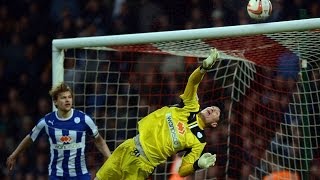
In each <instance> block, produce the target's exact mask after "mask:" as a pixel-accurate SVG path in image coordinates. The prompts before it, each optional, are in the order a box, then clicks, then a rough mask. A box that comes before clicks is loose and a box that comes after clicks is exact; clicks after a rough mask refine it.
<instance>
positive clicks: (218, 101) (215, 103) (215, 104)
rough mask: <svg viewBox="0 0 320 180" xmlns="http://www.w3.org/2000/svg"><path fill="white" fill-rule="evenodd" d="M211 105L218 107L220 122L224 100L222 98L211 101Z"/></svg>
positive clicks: (222, 116) (222, 117)
mask: <svg viewBox="0 0 320 180" xmlns="http://www.w3.org/2000/svg"><path fill="white" fill-rule="evenodd" d="M213 106H217V107H218V108H219V109H220V120H219V121H220V122H222V121H223V120H224V102H223V101H222V100H217V101H214V102H213Z"/></svg>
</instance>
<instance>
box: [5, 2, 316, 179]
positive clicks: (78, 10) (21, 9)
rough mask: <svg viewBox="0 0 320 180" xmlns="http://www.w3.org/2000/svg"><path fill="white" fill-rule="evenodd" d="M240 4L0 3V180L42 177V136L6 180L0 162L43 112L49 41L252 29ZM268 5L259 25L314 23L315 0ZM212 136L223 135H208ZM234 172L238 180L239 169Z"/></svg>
mask: <svg viewBox="0 0 320 180" xmlns="http://www.w3.org/2000/svg"><path fill="white" fill-rule="evenodd" d="M246 4H247V1H233V0H205V1H204V0H187V1H172V0H162V1H161V2H160V1H156V0H135V1H129V0H127V1H126V0H68V1H66V0H49V1H43V0H20V1H17V0H11V1H7V0H1V2H0V19H1V21H0V36H1V41H0V47H1V48H0V179H17V180H19V179H38V180H41V179H47V173H48V172H47V163H48V153H49V152H48V149H49V148H48V142H47V140H46V137H43V138H40V139H39V141H38V143H37V144H36V145H35V146H33V147H32V148H31V149H29V150H28V151H26V152H24V154H23V155H21V157H20V158H19V159H18V162H17V167H16V169H15V170H14V176H9V172H8V170H7V168H6V164H5V162H6V159H7V157H8V155H9V154H10V153H11V152H12V151H13V149H14V148H15V147H16V146H17V143H18V142H20V140H21V139H22V138H23V137H24V136H25V135H26V134H27V133H29V132H30V130H31V129H32V128H33V126H34V125H35V123H36V122H37V121H38V120H39V118H40V117H42V116H44V115H45V114H46V113H48V112H50V111H51V108H52V104H51V99H50V96H49V94H48V91H49V90H50V88H51V82H52V81H51V77H52V76H51V41H52V39H56V38H71V37H86V36H99V35H116V34H130V33H143V32H156V31H168V30H181V29H195V28H206V27H219V26H230V25H240V24H251V23H257V22H255V21H252V20H251V19H250V18H249V17H248V15H247V12H246ZM272 4H273V13H272V15H271V16H270V18H268V19H267V20H266V22H275V21H284V20H295V19H306V18H316V17H320V1H319V0H308V1H305V0H272ZM219 133H220V134H222V133H223V131H219V132H217V133H216V134H215V137H216V136H219ZM244 133H245V132H244ZM214 141H215V140H212V143H214ZM248 148H249V149H250V147H248ZM89 161H90V159H89ZM314 164H315V165H317V166H312V170H313V171H312V172H314V173H315V174H316V173H319V172H318V171H316V170H314V169H317V168H318V169H319V166H320V165H319V164H320V163H319V162H315V163H314ZM242 171H243V174H244V177H245V176H246V175H245V174H246V172H245V171H246V167H242ZM315 176H316V175H315Z"/></svg>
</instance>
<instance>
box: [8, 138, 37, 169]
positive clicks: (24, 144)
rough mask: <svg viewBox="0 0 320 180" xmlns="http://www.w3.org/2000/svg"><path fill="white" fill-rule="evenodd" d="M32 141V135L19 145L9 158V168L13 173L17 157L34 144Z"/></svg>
mask: <svg viewBox="0 0 320 180" xmlns="http://www.w3.org/2000/svg"><path fill="white" fill-rule="evenodd" d="M32 142H33V141H32V139H31V137H30V135H27V136H26V137H25V138H24V139H23V140H22V141H21V143H20V144H19V145H18V147H17V148H16V149H15V150H14V151H13V153H12V154H11V155H10V156H9V157H8V159H7V168H8V169H9V170H10V171H11V170H13V168H14V166H15V164H16V161H17V157H18V156H19V154H20V153H21V152H23V151H24V150H25V149H27V148H28V147H29V146H30V145H31V144H32Z"/></svg>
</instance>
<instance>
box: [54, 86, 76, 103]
mask: <svg viewBox="0 0 320 180" xmlns="http://www.w3.org/2000/svg"><path fill="white" fill-rule="evenodd" d="M67 91H69V92H70V93H71V96H73V92H72V90H71V88H70V86H68V85H67V84H66V83H64V82H62V83H60V84H57V85H55V86H53V87H52V88H51V90H50V91H49V94H50V96H51V97H52V100H54V101H55V100H57V99H58V96H59V94H60V93H63V92H67Z"/></svg>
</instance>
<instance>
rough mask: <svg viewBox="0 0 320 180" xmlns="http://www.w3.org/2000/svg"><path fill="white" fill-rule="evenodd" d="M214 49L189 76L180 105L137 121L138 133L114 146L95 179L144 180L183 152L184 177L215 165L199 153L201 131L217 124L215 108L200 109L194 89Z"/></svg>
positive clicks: (212, 59) (214, 55)
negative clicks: (171, 158)
mask: <svg viewBox="0 0 320 180" xmlns="http://www.w3.org/2000/svg"><path fill="white" fill-rule="evenodd" d="M218 57H219V53H218V51H217V50H216V49H212V50H211V51H210V55H209V56H208V57H207V58H206V59H205V60H204V61H203V63H202V65H201V66H200V67H198V68H197V69H196V70H194V71H193V73H192V74H191V75H190V77H189V79H188V82H187V85H186V88H185V90H184V93H183V94H182V95H180V98H181V100H182V101H181V102H180V103H179V104H177V105H173V106H165V107H162V108H161V109H158V110H156V111H154V112H152V113H150V114H149V115H147V116H146V117H144V118H143V119H141V120H140V121H139V122H138V130H139V134H138V135H137V136H135V137H134V138H131V139H128V140H126V141H125V142H123V143H122V144H121V145H120V146H118V147H117V148H116V149H115V151H114V152H113V153H112V155H111V156H110V157H109V158H108V160H107V161H106V162H105V163H104V164H103V166H102V167H101V168H100V169H99V171H98V172H97V174H96V180H107V179H109V180H114V179H146V178H148V177H149V175H150V174H151V173H152V172H153V170H154V168H155V167H156V166H157V165H159V164H161V163H163V162H164V161H166V160H167V158H168V157H170V156H172V155H174V154H176V153H177V152H180V151H186V153H185V155H184V156H183V157H182V164H181V167H180V169H179V175H180V176H188V175H190V174H192V173H194V172H195V171H196V170H198V169H206V168H209V167H210V166H214V165H215V161H216V155H215V154H214V155H212V154H211V153H203V150H204V147H205V145H206V142H205V134H204V128H213V127H216V126H217V125H218V121H219V118H220V109H219V108H218V107H217V106H210V107H206V108H205V109H203V110H200V105H199V102H198V96H197V90H198V86H199V84H200V82H201V80H202V79H203V77H204V75H205V73H206V72H207V70H209V69H210V68H212V66H213V65H214V63H215V61H216V60H217V59H218Z"/></svg>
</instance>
